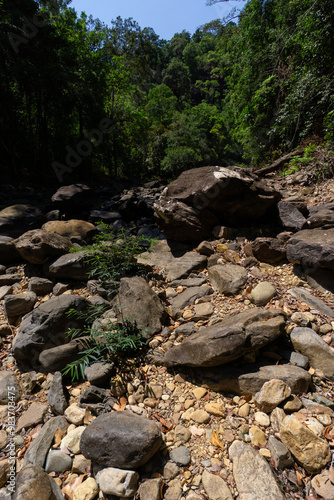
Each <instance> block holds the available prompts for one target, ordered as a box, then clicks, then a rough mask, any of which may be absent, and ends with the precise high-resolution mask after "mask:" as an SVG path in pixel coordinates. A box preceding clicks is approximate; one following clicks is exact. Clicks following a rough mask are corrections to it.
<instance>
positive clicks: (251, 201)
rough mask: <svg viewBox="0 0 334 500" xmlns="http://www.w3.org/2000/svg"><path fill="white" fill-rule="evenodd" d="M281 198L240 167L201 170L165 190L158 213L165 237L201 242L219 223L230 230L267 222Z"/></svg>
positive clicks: (181, 177) (186, 172)
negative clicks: (266, 219) (233, 227)
mask: <svg viewBox="0 0 334 500" xmlns="http://www.w3.org/2000/svg"><path fill="white" fill-rule="evenodd" d="M279 199H280V195H279V193H278V192H276V191H275V190H274V189H272V188H271V187H269V186H268V185H267V184H266V183H265V182H264V181H262V180H261V181H260V180H259V179H258V178H257V177H256V176H255V175H252V174H250V173H248V172H246V171H245V170H243V169H242V168H239V167H229V168H226V167H217V166H216V167H214V166H212V167H201V168H194V169H191V170H187V171H185V172H182V174H181V175H180V176H179V177H178V178H177V179H176V180H175V181H174V182H172V183H171V184H169V186H168V187H167V188H166V189H165V190H164V192H163V193H162V195H161V197H160V199H159V200H158V201H157V202H156V203H155V205H154V209H155V212H156V216H157V221H158V224H159V225H160V227H161V229H162V231H163V232H164V234H165V236H166V237H167V238H169V239H172V240H177V241H199V240H203V239H206V238H209V237H210V236H211V232H212V229H213V227H214V226H216V225H218V222H217V221H219V223H221V224H225V225H227V226H235V227H236V226H240V225H245V224H249V223H254V222H256V223H258V222H259V220H263V219H265V218H266V217H267V216H268V215H269V213H270V212H271V209H272V208H273V207H274V206H275V204H276V202H277V201H279Z"/></svg>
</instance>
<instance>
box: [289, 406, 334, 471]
mask: <svg viewBox="0 0 334 500" xmlns="http://www.w3.org/2000/svg"><path fill="white" fill-rule="evenodd" d="M280 435H281V439H282V441H283V443H284V444H285V445H286V446H287V447H288V449H289V450H290V452H291V453H292V454H293V455H294V456H295V457H296V459H297V460H298V461H299V462H300V464H301V465H302V467H304V469H306V470H307V472H309V473H314V472H317V471H319V470H321V469H323V468H324V467H325V466H326V465H327V463H328V461H329V460H330V457H331V453H330V448H329V445H328V443H327V441H325V440H324V439H321V438H319V437H318V436H317V435H316V434H315V433H314V432H312V431H311V430H310V429H308V428H307V427H306V426H305V425H303V423H302V422H300V421H299V420H298V419H297V418H295V417H294V416H293V415H291V416H288V417H285V419H284V420H283V423H282V425H281V429H280Z"/></svg>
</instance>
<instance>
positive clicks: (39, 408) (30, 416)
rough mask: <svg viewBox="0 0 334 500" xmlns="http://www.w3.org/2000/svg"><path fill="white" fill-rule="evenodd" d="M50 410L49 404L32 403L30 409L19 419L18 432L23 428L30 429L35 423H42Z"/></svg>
mask: <svg viewBox="0 0 334 500" xmlns="http://www.w3.org/2000/svg"><path fill="white" fill-rule="evenodd" d="M47 411H48V407H47V405H41V404H39V403H32V405H30V406H29V408H28V410H27V411H25V412H24V413H23V415H22V416H21V417H20V418H19V419H18V421H17V427H16V432H17V433H19V432H20V431H21V430H22V429H23V428H25V429H29V428H30V427H33V426H34V425H37V424H40V423H41V422H43V420H44V416H45V414H46V412H47Z"/></svg>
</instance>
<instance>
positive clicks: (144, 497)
mask: <svg viewBox="0 0 334 500" xmlns="http://www.w3.org/2000/svg"><path fill="white" fill-rule="evenodd" d="M162 488H163V479H162V478H161V477H159V478H157V479H147V480H146V481H145V482H144V483H142V484H141V485H140V486H139V490H138V493H139V498H140V500H161V491H162Z"/></svg>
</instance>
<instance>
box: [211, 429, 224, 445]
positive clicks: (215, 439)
mask: <svg viewBox="0 0 334 500" xmlns="http://www.w3.org/2000/svg"><path fill="white" fill-rule="evenodd" d="M211 444H212V445H213V446H217V448H222V449H224V445H223V444H222V443H221V441H220V439H219V437H218V434H216V433H215V431H212V436H211Z"/></svg>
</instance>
